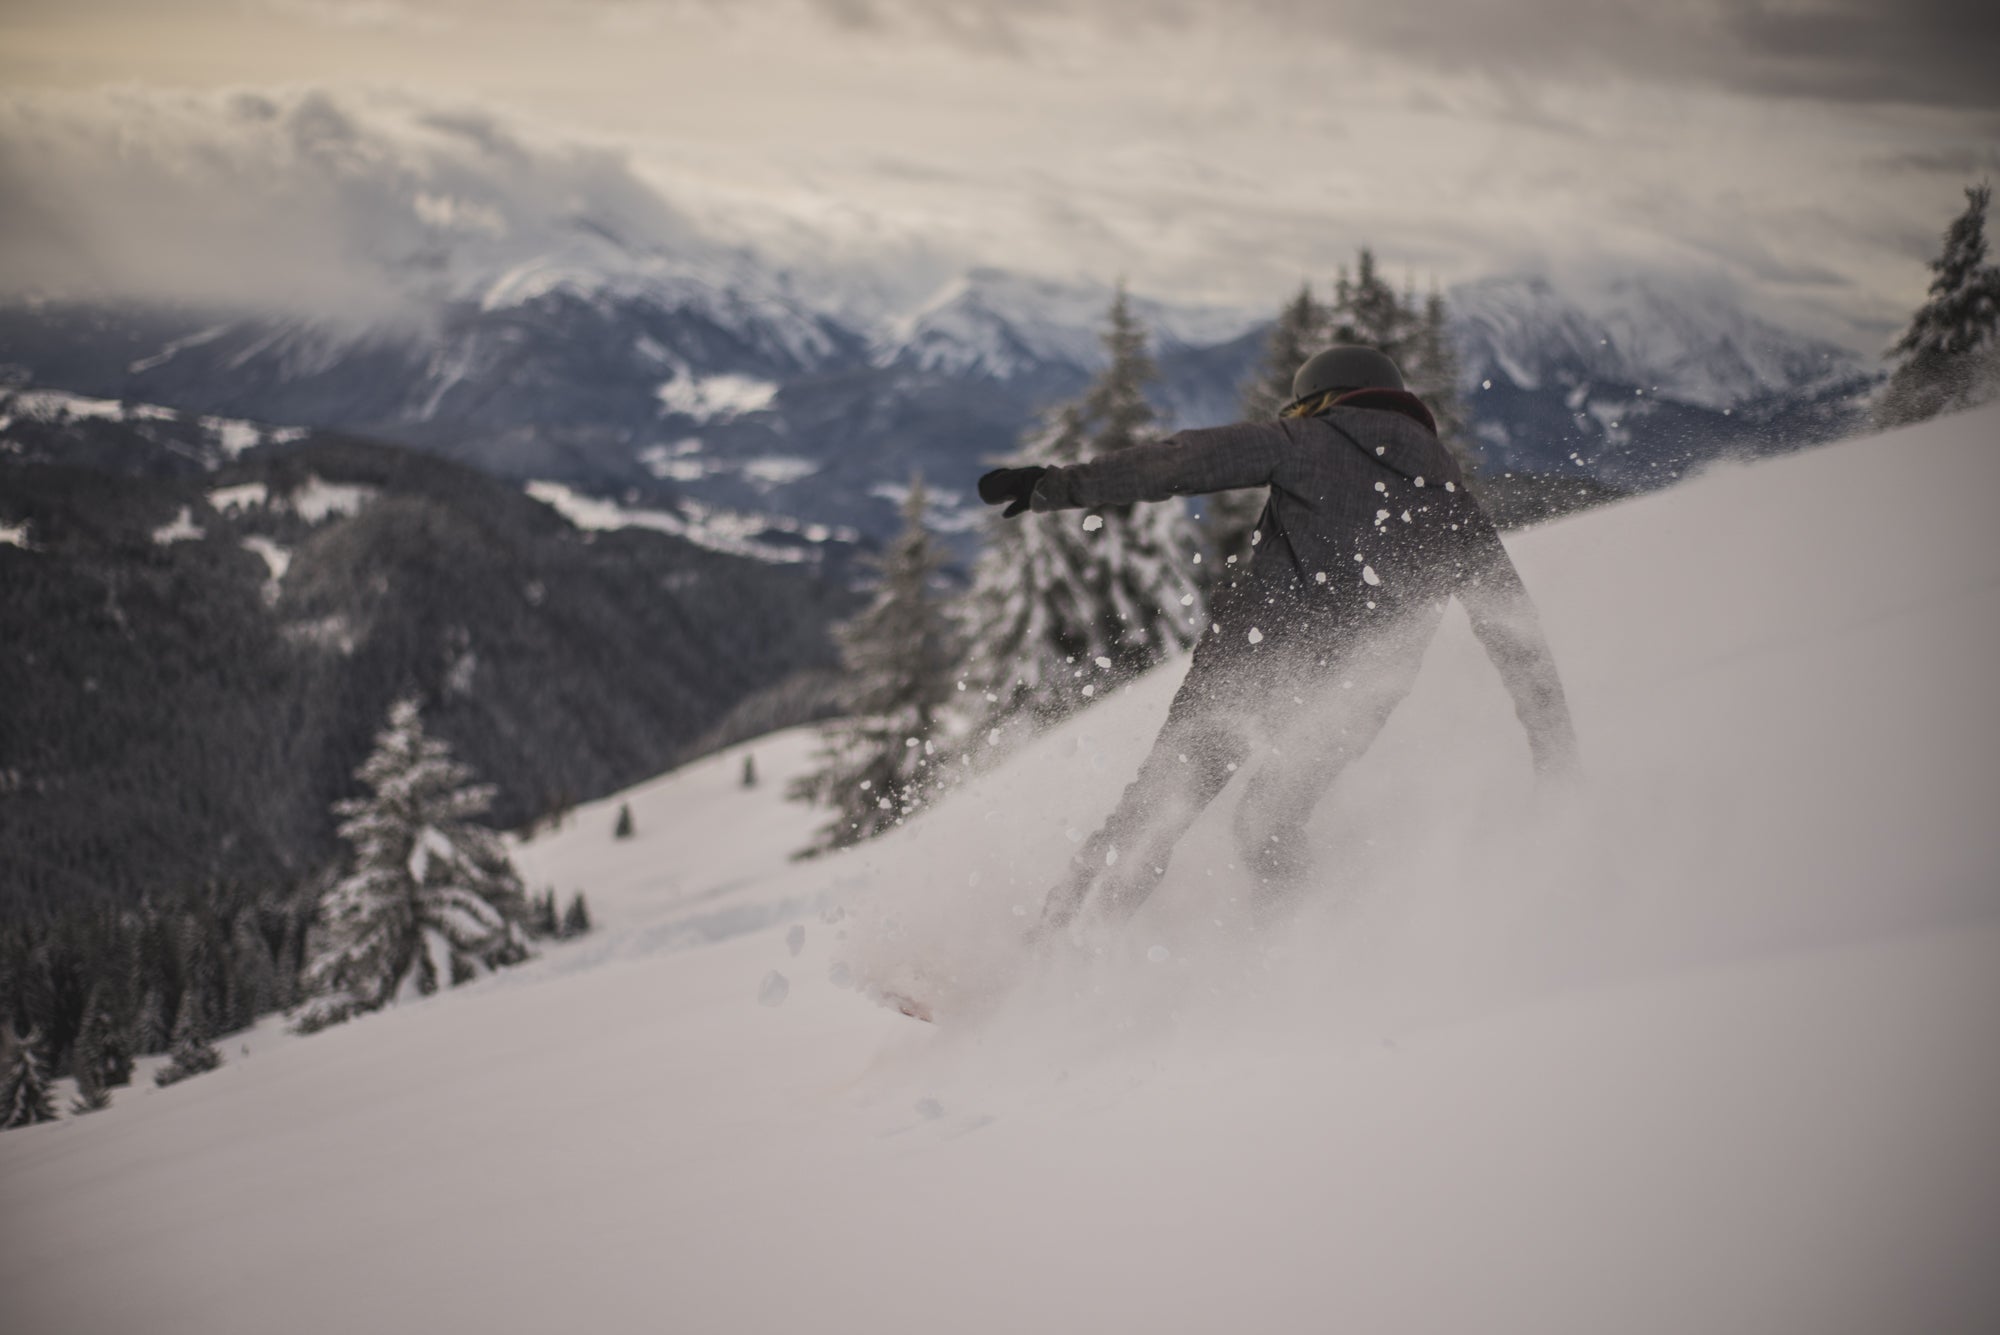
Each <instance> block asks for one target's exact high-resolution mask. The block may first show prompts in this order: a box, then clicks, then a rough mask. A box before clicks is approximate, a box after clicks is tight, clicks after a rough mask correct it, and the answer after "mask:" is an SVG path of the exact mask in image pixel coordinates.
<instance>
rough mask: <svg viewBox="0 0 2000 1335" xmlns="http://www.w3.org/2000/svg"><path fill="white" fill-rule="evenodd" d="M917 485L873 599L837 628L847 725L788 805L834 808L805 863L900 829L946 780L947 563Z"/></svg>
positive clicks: (838, 725) (880, 562) (834, 727)
mask: <svg viewBox="0 0 2000 1335" xmlns="http://www.w3.org/2000/svg"><path fill="white" fill-rule="evenodd" d="M925 501H926V497H925V493H924V487H923V483H922V481H921V480H913V481H912V482H911V484H910V492H909V496H908V497H907V498H906V499H905V500H904V503H903V529H902V532H901V533H900V534H898V535H897V537H896V540H895V541H894V542H893V543H891V544H890V547H889V549H888V551H886V552H885V553H883V555H882V556H881V557H880V558H878V559H877V561H876V566H877V568H878V569H879V570H880V571H881V581H880V583H878V584H877V585H876V588H875V596H874V598H873V600H872V601H871V602H870V603H869V605H868V606H867V607H866V608H864V609H863V610H862V611H861V613H860V614H859V615H857V616H856V617H855V618H854V619H853V620H851V621H849V622H847V623H846V624H844V625H842V626H841V627H839V629H838V631H837V632H836V633H837V637H838V639H839V643H840V655H841V662H842V664H843V666H844V667H845V669H846V674H847V681H846V693H847V700H846V704H847V712H846V716H845V717H843V718H841V719H838V720H836V721H834V722H833V723H831V724H829V725H828V726H827V727H826V728H825V729H824V730H823V731H822V733H821V740H822V743H823V745H822V748H821V750H820V752H819V756H818V759H819V762H820V767H819V768H818V769H817V770H815V771H814V772H813V773H811V774H808V775H805V776H803V777H802V778H800V779H798V780H797V781H796V782H794V784H793V785H792V788H791V790H790V796H791V797H792V798H794V799H796V800H799V801H805V802H815V803H819V804H821V805H823V806H828V807H831V808H832V809H833V813H834V816H833V820H832V821H831V822H829V823H828V824H827V825H825V826H824V827H822V828H821V830H820V831H819V835H818V838H817V840H816V841H815V842H814V843H813V844H812V845H811V846H810V847H808V848H807V849H805V850H803V851H802V854H801V855H802V856H810V855H812V854H815V853H821V852H826V851H828V850H830V849H835V848H845V847H847V846H849V845H851V844H855V843H859V842H860V841H861V840H863V839H868V838H872V837H873V836H875V835H878V834H880V833H882V832H883V831H884V830H886V829H889V828H890V827H892V826H895V825H900V824H902V823H903V821H904V820H905V819H906V818H907V817H908V816H910V815H911V814H913V813H914V812H915V811H916V810H917V809H918V808H920V807H921V806H923V805H924V802H925V799H926V797H927V796H934V795H935V794H936V793H937V792H938V791H939V787H940V785H941V784H942V783H943V782H945V779H946V774H947V771H946V769H945V766H944V765H943V763H942V760H941V758H940V757H939V755H938V741H939V738H938V736H937V733H938V723H939V713H940V710H941V709H942V707H943V705H944V703H945V701H946V699H947V698H948V697H949V695H950V692H951V687H952V678H951V669H952V664H953V663H954V661H955V660H956V656H957V643H956V636H955V634H954V629H953V626H952V624H951V620H950V617H949V615H948V614H947V611H946V607H945V603H944V600H943V599H942V598H941V597H940V596H939V594H938V592H937V590H936V588H935V587H934V582H935V580H936V577H937V574H938V572H939V570H940V569H942V567H943V564H944V560H943V556H942V554H941V553H940V552H939V550H938V547H937V544H936V543H935V542H934V541H933V540H932V538H931V535H930V531H929V530H928V529H927V528H925V527H924V505H925Z"/></svg>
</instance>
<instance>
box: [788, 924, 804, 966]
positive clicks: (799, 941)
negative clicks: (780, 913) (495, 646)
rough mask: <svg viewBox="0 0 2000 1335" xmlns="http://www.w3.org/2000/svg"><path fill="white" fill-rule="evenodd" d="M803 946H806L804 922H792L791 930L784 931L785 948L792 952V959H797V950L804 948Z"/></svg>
mask: <svg viewBox="0 0 2000 1335" xmlns="http://www.w3.org/2000/svg"><path fill="white" fill-rule="evenodd" d="M805 948H806V928H805V924H804V923H798V922H795V923H793V924H792V927H791V930H790V931H788V932H786V933H785V949H786V950H789V951H791V952H792V958H793V959H797V958H798V957H799V952H800V951H801V950H804V949H805Z"/></svg>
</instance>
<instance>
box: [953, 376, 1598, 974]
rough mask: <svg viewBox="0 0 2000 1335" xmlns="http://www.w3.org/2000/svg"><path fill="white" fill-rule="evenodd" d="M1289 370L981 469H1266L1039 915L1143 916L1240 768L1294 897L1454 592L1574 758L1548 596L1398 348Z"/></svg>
mask: <svg viewBox="0 0 2000 1335" xmlns="http://www.w3.org/2000/svg"><path fill="white" fill-rule="evenodd" d="M1292 391H1293V395H1294V397H1293V400H1292V402H1291V403H1290V404H1289V405H1288V406H1287V407H1286V408H1285V410H1284V413H1283V414H1282V416H1281V417H1280V418H1279V420H1277V421H1274V422H1251V423H1240V424H1238V425H1234V426H1224V427H1214V428H1204V429H1199V430H1190V431H1181V432H1178V433H1176V434H1174V435H1172V436H1169V437H1167V438H1165V439H1163V440H1158V441H1153V442H1149V443H1145V444H1140V445H1134V446H1130V447H1128V448H1125V449H1121V450H1115V451H1112V452H1110V453H1107V454H1104V455H1100V456H1099V457H1097V458H1094V459H1091V460H1088V461H1086V462H1084V463H1080V464H1075V465H1070V466H1067V467H1062V468H1042V467H1026V468H1001V469H996V470H994V471H992V472H989V473H987V474H986V475H985V476H983V477H982V478H980V480H979V494H980V498H981V499H982V500H984V501H986V502H987V503H988V504H993V505H1000V504H1005V505H1006V506H1007V509H1006V511H1005V514H1006V515H1008V516H1013V515H1017V514H1020V513H1022V512H1023V511H1027V510H1033V511H1036V512H1042V511H1050V510H1069V509H1078V508H1097V507H1101V506H1113V505H1129V504H1131V503H1133V502H1136V501H1163V500H1166V499H1168V498H1170V497H1174V496H1194V495H1202V494H1205V493H1209V492H1217V491H1229V490H1232V489H1235V488H1241V487H1260V486H1268V487H1269V488H1270V489H1271V492H1270V497H1271V498H1270V503H1269V504H1268V505H1266V506H1265V508H1264V511H1263V514H1262V516H1261V517H1260V519H1259V521H1258V524H1257V528H1256V530H1255V532H1254V534H1253V536H1252V542H1253V547H1252V558H1251V560H1250V563H1249V567H1248V569H1247V570H1246V571H1240V572H1239V573H1237V574H1236V575H1235V577H1234V579H1233V581H1232V582H1230V583H1228V584H1226V585H1225V586H1224V587H1222V588H1220V589H1218V590H1217V591H1216V592H1215V595H1214V597H1213V598H1212V599H1211V602H1210V609H1209V611H1210V619H1211V626H1210V630H1209V633H1208V634H1207V635H1205V636H1204V637H1203V638H1202V639H1201V641H1200V642H1199V643H1198V644H1197V645H1196V647H1195V650H1194V656H1193V661H1192V662H1191V663H1190V664H1189V666H1188V671H1187V676H1186V678H1185V679H1184V680H1183V681H1182V683H1181V687H1180V690H1179V692H1178V693H1177V694H1176V695H1175V696H1174V700H1173V704H1172V705H1171V706H1170V707H1169V708H1168V710H1167V719H1166V723H1165V725H1164V726H1163V727H1162V728H1161V729H1160V735H1159V738H1158V740H1157V741H1155V742H1154V744H1153V749H1152V752H1151V753H1150V754H1149V755H1148V756H1147V757H1146V759H1145V761H1144V762H1143V763H1142V764H1141V765H1140V767H1139V774H1138V777H1137V778H1135V779H1134V780H1133V781H1132V783H1131V785H1130V786H1128V787H1127V788H1126V790H1125V794H1124V796H1123V798H1122V799H1121V800H1120V801H1119V803H1118V806H1117V808H1116V809H1115V810H1114V811H1113V812H1112V813H1111V815H1110V817H1109V818H1108V819H1107V820H1106V821H1105V823H1104V825H1103V826H1102V827H1101V828H1100V829H1099V830H1098V831H1097V832H1096V833H1095V834H1093V835H1092V836H1091V837H1090V838H1089V839H1087V840H1086V841H1084V843H1083V845H1082V847H1081V849H1080V850H1079V851H1078V853H1077V855H1076V856H1075V858H1074V859H1073V860H1072V863H1071V869H1070V874H1069V875H1068V877H1067V878H1066V879H1065V880H1064V881H1063V883H1062V884H1060V885H1058V886H1057V887H1056V888H1055V889H1054V890H1053V891H1051V892H1050V894H1049V897H1048V899H1047V901H1046V903H1045V905H1044V908H1043V913H1042V917H1041V922H1040V926H1039V927H1038V929H1037V930H1038V933H1039V934H1042V935H1047V934H1049V933H1051V932H1054V931H1058V930H1061V929H1064V928H1067V927H1068V926H1069V925H1070V924H1071V923H1072V922H1073V921H1074V920H1075V919H1076V918H1077V916H1078V914H1079V913H1080V912H1081V911H1082V910H1083V908H1084V907H1085V905H1086V903H1089V904H1090V905H1091V906H1092V911H1093V912H1097V913H1102V914H1103V915H1104V916H1106V917H1108V918H1114V919H1115V918H1122V917H1124V916H1126V915H1129V914H1130V913H1131V912H1132V911H1133V910H1135V909H1136V908H1137V907H1138V906H1139V905H1140V904H1141V903H1142V902H1144V900H1145V898H1146V897H1147V895H1149V894H1150V893H1151V892H1152V889H1153V886H1154V884H1155V883H1156V882H1157V881H1158V879H1159V878H1160V877H1161V876H1162V875H1164V874H1165V871H1166V866H1167V860H1168V858H1169V857H1170V856H1171V854H1172V850H1173V846H1174V843H1175V842H1176V840H1177V839H1178V837H1179V836H1180V834H1181V833H1182V832H1183V831H1184V830H1186V829H1187V827H1188V826H1189V825H1190V824H1192V823H1193V820H1194V818H1195V816H1197V815H1198V814H1199V813H1200V812H1201V811H1202V809H1203V808H1204V807H1206V806H1207V805H1208V804H1209V802H1211V801H1213V800H1214V798H1215V797H1216V795H1217V794H1219V793H1220V792H1221V791H1222V789H1223V788H1224V787H1225V786H1227V785H1228V783H1229V781H1230V779H1231V777H1232V776H1233V775H1234V774H1235V773H1236V771H1237V770H1238V769H1239V768H1242V767H1248V768H1249V770H1250V773H1249V776H1248V780H1247V784H1246V787H1245V791H1244V794H1243V799H1242V802H1241V804H1240V805H1239V807H1238V809H1237V812H1236V817H1235V833H1236V839H1237V842H1238V845H1239V848H1240V849H1241V852H1242V856H1243V859H1244V861H1245V865H1246V866H1247V867H1248V868H1249V869H1250V870H1251V873H1252V875H1253V876H1254V877H1255V878H1256V880H1257V883H1258V885H1259V887H1260V892H1261V895H1262V897H1263V898H1265V899H1266V900H1267V901H1269V902H1274V903H1275V902H1282V901H1283V900H1284V899H1285V898H1286V897H1287V896H1288V894H1289V892H1291V891H1293V890H1295V889H1297V888H1298V887H1299V886H1300V884H1301V883H1302V882H1303V880H1304V878H1305V876H1306V874H1307V872H1308V870H1309V867H1308V862H1307V858H1308V850H1307V847H1306V841H1305V824H1306V820H1307V818H1308V817H1309V816H1310V815H1311V812H1312V809H1313V806H1314V805H1315V804H1316V803H1317V802H1318V800H1319V798H1320V796H1321V795H1322V794H1323V793H1324V792H1325V791H1326V789H1327V788H1328V786H1329V785H1331V784H1332V782H1333V781H1334V779H1335V778H1336V777H1337V776H1338V775H1339V774H1340V772H1341V769H1342V768H1343V767H1344V766H1345V765H1346V764H1347V763H1348V762H1350V761H1352V760H1353V759H1355V758H1356V757H1357V756H1359V755H1360V754H1361V753H1362V752H1363V751H1364V750H1366V749H1367V747H1368V745H1369V744H1370V743H1371V742H1372V741H1373V740H1374V738H1375V736H1376V734H1377V733H1378V732H1380V731H1381V729H1382V726H1383V724H1384V723H1386V722H1387V721H1388V717H1389V714H1390V712H1391V711H1392V710H1393V709H1394V708H1395V707H1396V705H1397V703H1398V702H1400V701H1401V700H1402V698H1403V697H1404V696H1405V695H1407V694H1408V693H1409V690H1410V687H1411V685H1412V683H1413V682H1414V681H1415V679H1416V673H1417V668H1418V665H1419V664H1420V662H1421V661H1422V658H1423V654H1424V650H1425V647H1426V646H1427V645H1428V644H1429V642H1430V639H1431V637H1432V634H1433V632H1435V631H1436V629H1437V626H1438V623H1439V621H1440V620H1441V618H1442V617H1443V615H1444V610H1445V607H1446V604H1447V603H1448V601H1449V600H1450V599H1451V598H1453V597H1456V598H1458V599H1459V601H1460V602H1461V603H1462V604H1464V606H1465V609H1466V612H1467V613H1468V615H1469V616H1470V619H1471V622H1472V629H1473V633H1474V634H1475V635H1477V636H1478V638H1479V641H1480V643H1481V644H1482V645H1483V646H1484V647H1485V649H1486V652H1487V653H1488V655H1489V656H1490V657H1491V658H1492V660H1493V662H1494V665H1495V666H1496V667H1497V668H1498V669H1499V671H1500V675H1501V678H1502V680H1503V681H1504V682H1505V684H1506V686H1507V689H1508V691H1509V692H1510V693H1511V694H1512V695H1513V697H1514V707H1515V712H1516V713H1517V714H1518V716H1519V717H1520V720H1521V723H1522V725H1523V727H1524V728H1525V729H1526V730H1527V734H1528V745H1529V750H1530V752H1531V754H1532V757H1533V760H1534V767H1535V770H1536V772H1537V774H1538V775H1542V776H1554V775H1562V774H1566V773H1568V772H1570V771H1571V770H1573V768H1574V766H1575V763H1576V739H1575V733H1574V730H1573V728H1572V726H1571V723H1570V717H1569V710H1568V707H1567V705H1566V704H1565V702H1564V699H1563V691H1562V684H1561V682H1560V681H1559V680H1558V678H1557V676H1556V669H1555V661H1554V659H1553V658H1552V656H1551V655H1550V653H1549V648H1548V644H1547V642H1546V641H1545V640H1544V639H1543V637H1542V633H1541V629H1540V626H1539V623H1538V622H1537V619H1536V616H1535V609H1534V605H1533V604H1532V603H1531V602H1530V601H1529V600H1528V594H1527V590H1526V589H1525V588H1524V587H1523V586H1522V584H1521V579H1520V576H1519V575H1518V574H1516V573H1515V570H1514V564H1513V562H1512V561H1511V560H1509V559H1508V556H1507V552H1506V549H1505V548H1504V547H1502V546H1501V545H1500V538H1499V535H1498V533H1496V532H1495V531H1494V527H1493V524H1492V521H1491V520H1490V519H1488V517H1487V515H1486V513H1485V511H1484V510H1482V509H1481V508H1480V506H1479V503H1478V502H1477V501H1476V500H1474V499H1473V497H1472V495H1471V493H1470V492H1468V491H1467V490H1466V486H1465V478H1464V476H1463V474H1462V473H1461V472H1460V470H1459V468H1458V465H1457V463H1456V462H1454V461H1453V459H1452V457H1451V455H1450V453H1449V452H1448V451H1447V450H1446V449H1445V448H1444V446H1443V444H1442V443H1441V442H1440V441H1439V439H1438V436H1437V428H1436V425H1435V423H1434V422H1433V421H1432V418H1431V415H1430V412H1429V410H1428V409H1426V408H1425V407H1424V405H1423V403H1422V401H1421V400H1419V399H1418V398H1417V397H1416V396H1415V395H1414V394H1411V393H1409V392H1408V391H1407V390H1405V389H1404V387H1403V378H1402V374H1401V372H1400V371H1398V370H1397V368H1396V366H1395V364H1394V362H1392V361H1391V360H1390V359H1389V358H1388V357H1386V356H1384V355H1383V354H1382V353H1380V352H1378V351H1376V350H1375V349H1373V348H1366V347H1359V346H1354V345H1342V346H1336V347H1333V348H1329V349H1327V350H1325V351H1323V352H1320V353H1318V354H1316V355H1315V356H1313V357H1312V358H1310V359H1309V360H1307V361H1306V363H1305V364H1304V365H1303V366H1301V367H1300V368H1299V370H1298V373H1297V375H1296V376H1294V377H1293V381H1292ZM1093 891H1095V894H1094V896H1093Z"/></svg>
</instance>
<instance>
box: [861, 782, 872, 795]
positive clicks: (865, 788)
mask: <svg viewBox="0 0 2000 1335" xmlns="http://www.w3.org/2000/svg"><path fill="white" fill-rule="evenodd" d="M874 786H875V780H873V779H863V780H862V781H861V791H862V792H864V793H865V792H867V791H868V790H869V789H870V788H873V787H874Z"/></svg>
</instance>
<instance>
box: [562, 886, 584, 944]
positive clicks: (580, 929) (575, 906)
mask: <svg viewBox="0 0 2000 1335" xmlns="http://www.w3.org/2000/svg"><path fill="white" fill-rule="evenodd" d="M589 930H590V910H589V908H587V907H585V905H584V902H583V891H581V890H579V891H577V892H576V894H575V895H574V896H573V897H572V898H571V899H570V901H569V907H568V908H566V909H564V910H563V918H562V934H563V937H564V939H565V940H567V939H568V938H569V937H572V936H582V935H583V934H584V933H585V932H588V931H589Z"/></svg>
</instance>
